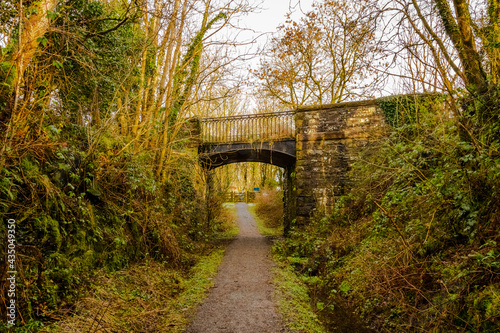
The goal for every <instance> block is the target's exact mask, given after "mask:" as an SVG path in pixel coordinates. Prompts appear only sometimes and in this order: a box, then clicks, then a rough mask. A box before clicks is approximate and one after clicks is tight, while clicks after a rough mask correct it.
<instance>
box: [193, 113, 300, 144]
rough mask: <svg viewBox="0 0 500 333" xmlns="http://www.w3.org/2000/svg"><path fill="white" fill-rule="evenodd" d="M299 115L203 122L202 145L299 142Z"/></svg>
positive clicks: (255, 116) (273, 115)
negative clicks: (296, 129) (296, 139)
mask: <svg viewBox="0 0 500 333" xmlns="http://www.w3.org/2000/svg"><path fill="white" fill-rule="evenodd" d="M294 114H295V111H282V112H273V113H257V114H251V115H238V116H230V117H217V118H205V119H202V120H201V135H200V140H201V143H202V144H220V143H223V144H228V143H241V142H273V141H283V140H294V139H295V119H294Z"/></svg>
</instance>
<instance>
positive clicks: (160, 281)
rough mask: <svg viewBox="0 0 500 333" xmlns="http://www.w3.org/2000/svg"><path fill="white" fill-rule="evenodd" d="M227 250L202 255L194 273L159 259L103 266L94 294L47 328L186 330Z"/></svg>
mask: <svg viewBox="0 0 500 333" xmlns="http://www.w3.org/2000/svg"><path fill="white" fill-rule="evenodd" d="M223 255H224V250H223V249H216V250H213V251H212V252H211V253H210V254H209V255H207V256H204V257H202V258H201V260H200V261H199V262H198V263H197V264H196V265H195V266H193V268H192V269H191V270H190V272H189V274H188V275H189V278H185V277H184V276H182V275H181V274H180V273H179V272H178V271H175V270H173V269H171V268H165V266H164V265H162V264H160V263H157V262H154V261H146V262H144V263H141V264H136V265H132V266H131V267H129V268H128V269H126V270H121V271H116V272H112V273H109V272H104V271H103V272H101V274H98V276H99V277H98V278H97V279H96V281H94V286H93V287H94V293H93V296H91V297H87V298H84V299H82V300H81V301H80V302H78V303H77V305H76V308H75V309H74V310H73V312H74V315H73V316H71V317H66V318H65V319H63V320H61V321H59V322H57V323H55V324H53V325H51V326H49V327H47V328H45V329H44V330H43V332H102V331H104V332H184V330H185V329H186V327H187V325H188V323H189V317H190V315H191V314H193V313H194V311H193V310H194V307H195V306H196V305H197V304H199V303H200V302H201V301H202V300H203V299H204V298H205V294H206V291H207V290H208V289H209V288H210V287H211V286H212V285H213V277H214V276H215V274H216V273H217V268H218V266H219V264H220V263H221V261H222V257H223Z"/></svg>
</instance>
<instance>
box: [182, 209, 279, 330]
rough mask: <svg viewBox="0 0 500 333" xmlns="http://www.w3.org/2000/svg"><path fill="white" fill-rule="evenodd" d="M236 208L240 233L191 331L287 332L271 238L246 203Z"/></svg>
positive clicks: (192, 324) (196, 316)
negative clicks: (276, 297) (277, 301)
mask: <svg viewBox="0 0 500 333" xmlns="http://www.w3.org/2000/svg"><path fill="white" fill-rule="evenodd" d="M236 209H237V213H238V223H239V227H240V233H239V235H238V237H237V238H236V239H235V240H233V241H232V242H231V244H229V246H228V247H227V250H226V254H225V256H224V259H223V261H222V264H221V266H220V267H219V272H218V274H217V276H216V278H215V283H214V286H213V287H212V289H211V290H210V294H209V296H208V297H207V298H206V299H205V301H204V303H203V304H202V305H201V306H199V307H198V310H197V313H196V315H195V318H194V321H193V322H192V323H191V325H190V326H189V327H188V328H187V330H186V332H187V333H202V332H203V333H205V332H206V333H218V332H225V333H246V332H248V333H255V332H258V333H274V332H287V330H286V329H285V325H284V324H283V322H282V321H281V317H280V315H278V313H277V312H276V309H275V305H274V302H273V298H272V294H273V285H272V284H271V266H272V262H271V260H270V259H269V253H270V243H269V240H268V239H266V238H265V237H263V236H261V235H260V234H259V231H258V230H257V227H256V224H255V220H254V218H253V216H252V215H251V214H250V212H249V211H248V207H247V205H246V204H245V203H238V204H237V205H236Z"/></svg>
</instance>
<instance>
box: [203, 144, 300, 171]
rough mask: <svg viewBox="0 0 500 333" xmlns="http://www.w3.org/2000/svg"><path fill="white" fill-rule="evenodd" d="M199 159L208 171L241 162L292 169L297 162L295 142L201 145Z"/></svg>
mask: <svg viewBox="0 0 500 333" xmlns="http://www.w3.org/2000/svg"><path fill="white" fill-rule="evenodd" d="M199 158H200V162H201V164H202V165H203V167H204V168H205V169H208V170H213V169H215V168H218V167H220V166H223V165H226V164H231V163H241V162H261V163H268V164H272V165H276V166H279V167H282V168H284V169H290V168H293V166H294V165H295V161H296V157H295V141H293V140H288V141H278V142H258V143H257V142H254V143H230V144H209V145H208V144H207V145H200V147H199Z"/></svg>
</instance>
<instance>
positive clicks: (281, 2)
mask: <svg viewBox="0 0 500 333" xmlns="http://www.w3.org/2000/svg"><path fill="white" fill-rule="evenodd" d="M312 2H313V1H312V0H264V1H263V4H262V8H263V9H262V10H261V11H260V12H259V13H253V14H250V15H248V16H246V17H245V18H244V23H245V24H246V25H247V26H248V27H249V28H251V29H253V30H256V31H262V32H274V31H276V30H277V29H276V28H277V27H278V26H279V25H281V24H283V23H284V22H285V15H286V13H288V12H289V11H291V12H292V13H293V15H292V17H293V18H294V19H298V18H300V17H301V16H302V13H303V12H307V11H309V10H310V9H311V5H312Z"/></svg>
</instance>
